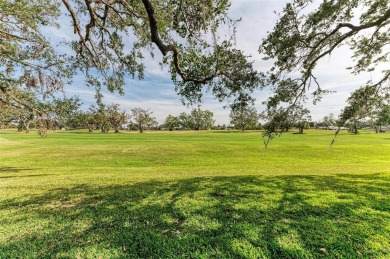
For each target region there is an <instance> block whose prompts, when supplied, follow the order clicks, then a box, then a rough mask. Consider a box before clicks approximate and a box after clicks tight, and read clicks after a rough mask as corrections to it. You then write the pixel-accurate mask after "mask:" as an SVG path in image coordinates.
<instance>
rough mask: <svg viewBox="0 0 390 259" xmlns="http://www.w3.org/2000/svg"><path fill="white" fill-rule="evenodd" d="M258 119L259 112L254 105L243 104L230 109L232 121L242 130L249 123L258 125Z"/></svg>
mask: <svg viewBox="0 0 390 259" xmlns="http://www.w3.org/2000/svg"><path fill="white" fill-rule="evenodd" d="M258 120H259V114H258V113H257V111H256V108H255V107H253V106H248V105H241V106H238V107H232V109H231V111H230V123H231V124H233V125H234V126H235V127H236V128H238V129H240V130H242V131H244V130H245V129H246V127H247V126H249V125H256V124H257V123H258Z"/></svg>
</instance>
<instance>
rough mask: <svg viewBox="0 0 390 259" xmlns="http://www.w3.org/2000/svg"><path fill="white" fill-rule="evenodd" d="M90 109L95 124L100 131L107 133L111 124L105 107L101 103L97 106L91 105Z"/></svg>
mask: <svg viewBox="0 0 390 259" xmlns="http://www.w3.org/2000/svg"><path fill="white" fill-rule="evenodd" d="M90 111H91V112H92V114H93V118H94V121H95V123H96V126H97V127H98V128H99V129H100V130H101V133H107V132H108V131H109V130H110V129H111V124H110V118H109V116H108V112H107V109H106V107H105V106H104V105H102V104H101V105H99V106H98V107H95V106H92V107H91V108H90Z"/></svg>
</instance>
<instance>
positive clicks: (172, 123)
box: [164, 115, 179, 131]
mask: <svg viewBox="0 0 390 259" xmlns="http://www.w3.org/2000/svg"><path fill="white" fill-rule="evenodd" d="M164 124H165V127H167V128H168V130H169V131H172V130H173V129H174V128H176V127H179V118H178V117H176V116H173V115H168V117H167V118H166V119H165V122H164Z"/></svg>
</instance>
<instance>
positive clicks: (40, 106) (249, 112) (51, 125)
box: [0, 91, 390, 143]
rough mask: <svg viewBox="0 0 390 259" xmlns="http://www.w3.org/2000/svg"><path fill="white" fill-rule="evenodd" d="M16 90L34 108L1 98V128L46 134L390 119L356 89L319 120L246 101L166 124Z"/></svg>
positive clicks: (298, 109) (389, 109)
mask: <svg viewBox="0 0 390 259" xmlns="http://www.w3.org/2000/svg"><path fill="white" fill-rule="evenodd" d="M14 94H15V95H18V98H19V99H20V98H23V99H24V101H25V102H28V103H29V107H30V108H28V109H26V107H20V105H19V104H18V103H16V102H12V101H8V102H6V103H5V102H0V108H1V109H0V128H2V129H5V128H17V130H18V131H25V132H29V131H30V129H31V128H36V129H38V133H39V134H40V135H41V136H45V135H46V132H47V130H58V129H64V130H69V129H87V130H88V132H90V133H91V132H94V131H97V130H98V131H100V132H101V133H106V132H108V131H110V130H112V131H113V132H114V133H119V132H120V131H121V130H138V131H139V132H140V133H142V132H144V130H169V131H173V130H210V129H213V130H227V129H236V130H241V131H244V130H264V132H275V131H280V132H288V131H290V130H291V129H293V128H294V129H297V130H298V133H300V134H302V133H304V130H305V129H309V128H317V129H340V128H341V129H349V130H350V131H351V132H352V133H354V134H357V133H358V132H359V130H360V129H362V128H371V129H373V130H375V132H377V133H379V132H383V131H384V130H383V126H386V125H390V104H389V103H385V102H381V103H371V104H370V105H369V106H368V105H367V104H366V103H363V102H361V101H360V100H361V99H362V98H361V97H360V96H359V97H358V98H355V96H354V95H352V96H351V97H350V98H349V99H348V105H347V106H346V107H345V108H344V109H343V110H342V111H341V113H340V115H339V116H338V117H337V118H336V117H335V115H334V114H332V113H331V114H329V115H326V116H324V117H323V119H322V120H320V121H317V122H315V121H312V119H311V115H310V111H309V110H308V109H307V108H305V107H303V106H302V105H300V104H297V105H295V106H292V107H290V109H289V110H288V111H287V112H286V111H285V110H280V111H273V112H272V113H271V114H270V113H267V112H263V113H258V112H257V111H256V109H255V107H254V106H253V105H248V103H246V102H245V103H242V104H237V103H235V105H231V106H230V108H231V112H230V125H215V120H214V114H213V112H211V111H209V110H202V109H200V108H196V109H193V110H191V112H190V113H185V112H182V113H180V114H179V115H177V116H174V115H168V116H167V117H166V118H165V120H164V122H163V123H162V124H158V122H157V120H156V118H155V117H154V116H153V112H152V111H151V110H149V109H142V108H133V109H131V110H130V111H129V112H127V111H125V110H124V109H122V108H121V107H120V105H119V104H115V103H114V104H111V105H104V104H102V103H99V104H96V105H91V106H90V107H89V109H88V110H81V108H80V107H81V101H80V99H79V98H78V97H71V98H66V97H64V98H55V97H50V98H48V99H47V100H40V99H38V98H37V97H36V95H34V93H33V92H28V91H19V92H18V91H16V92H15V93H14ZM357 94H358V93H357ZM42 111H44V112H42ZM275 116H280V118H279V120H275ZM271 118H273V119H271ZM260 121H261V122H262V123H263V124H261V123H260ZM266 140H268V139H266ZM268 141H269V140H268ZM265 143H267V142H265Z"/></svg>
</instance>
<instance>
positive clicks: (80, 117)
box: [75, 110, 96, 133]
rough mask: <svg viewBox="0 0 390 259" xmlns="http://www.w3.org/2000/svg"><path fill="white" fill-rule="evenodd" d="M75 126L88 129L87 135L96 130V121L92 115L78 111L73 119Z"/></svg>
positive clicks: (88, 112) (90, 112)
mask: <svg viewBox="0 0 390 259" xmlns="http://www.w3.org/2000/svg"><path fill="white" fill-rule="evenodd" d="M75 124H76V125H77V126H79V127H82V128H86V129H88V133H92V132H93V130H94V129H95V128H96V120H95V115H94V113H93V112H92V111H91V110H89V111H85V112H84V111H80V112H79V113H78V114H77V115H76V117H75Z"/></svg>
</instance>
